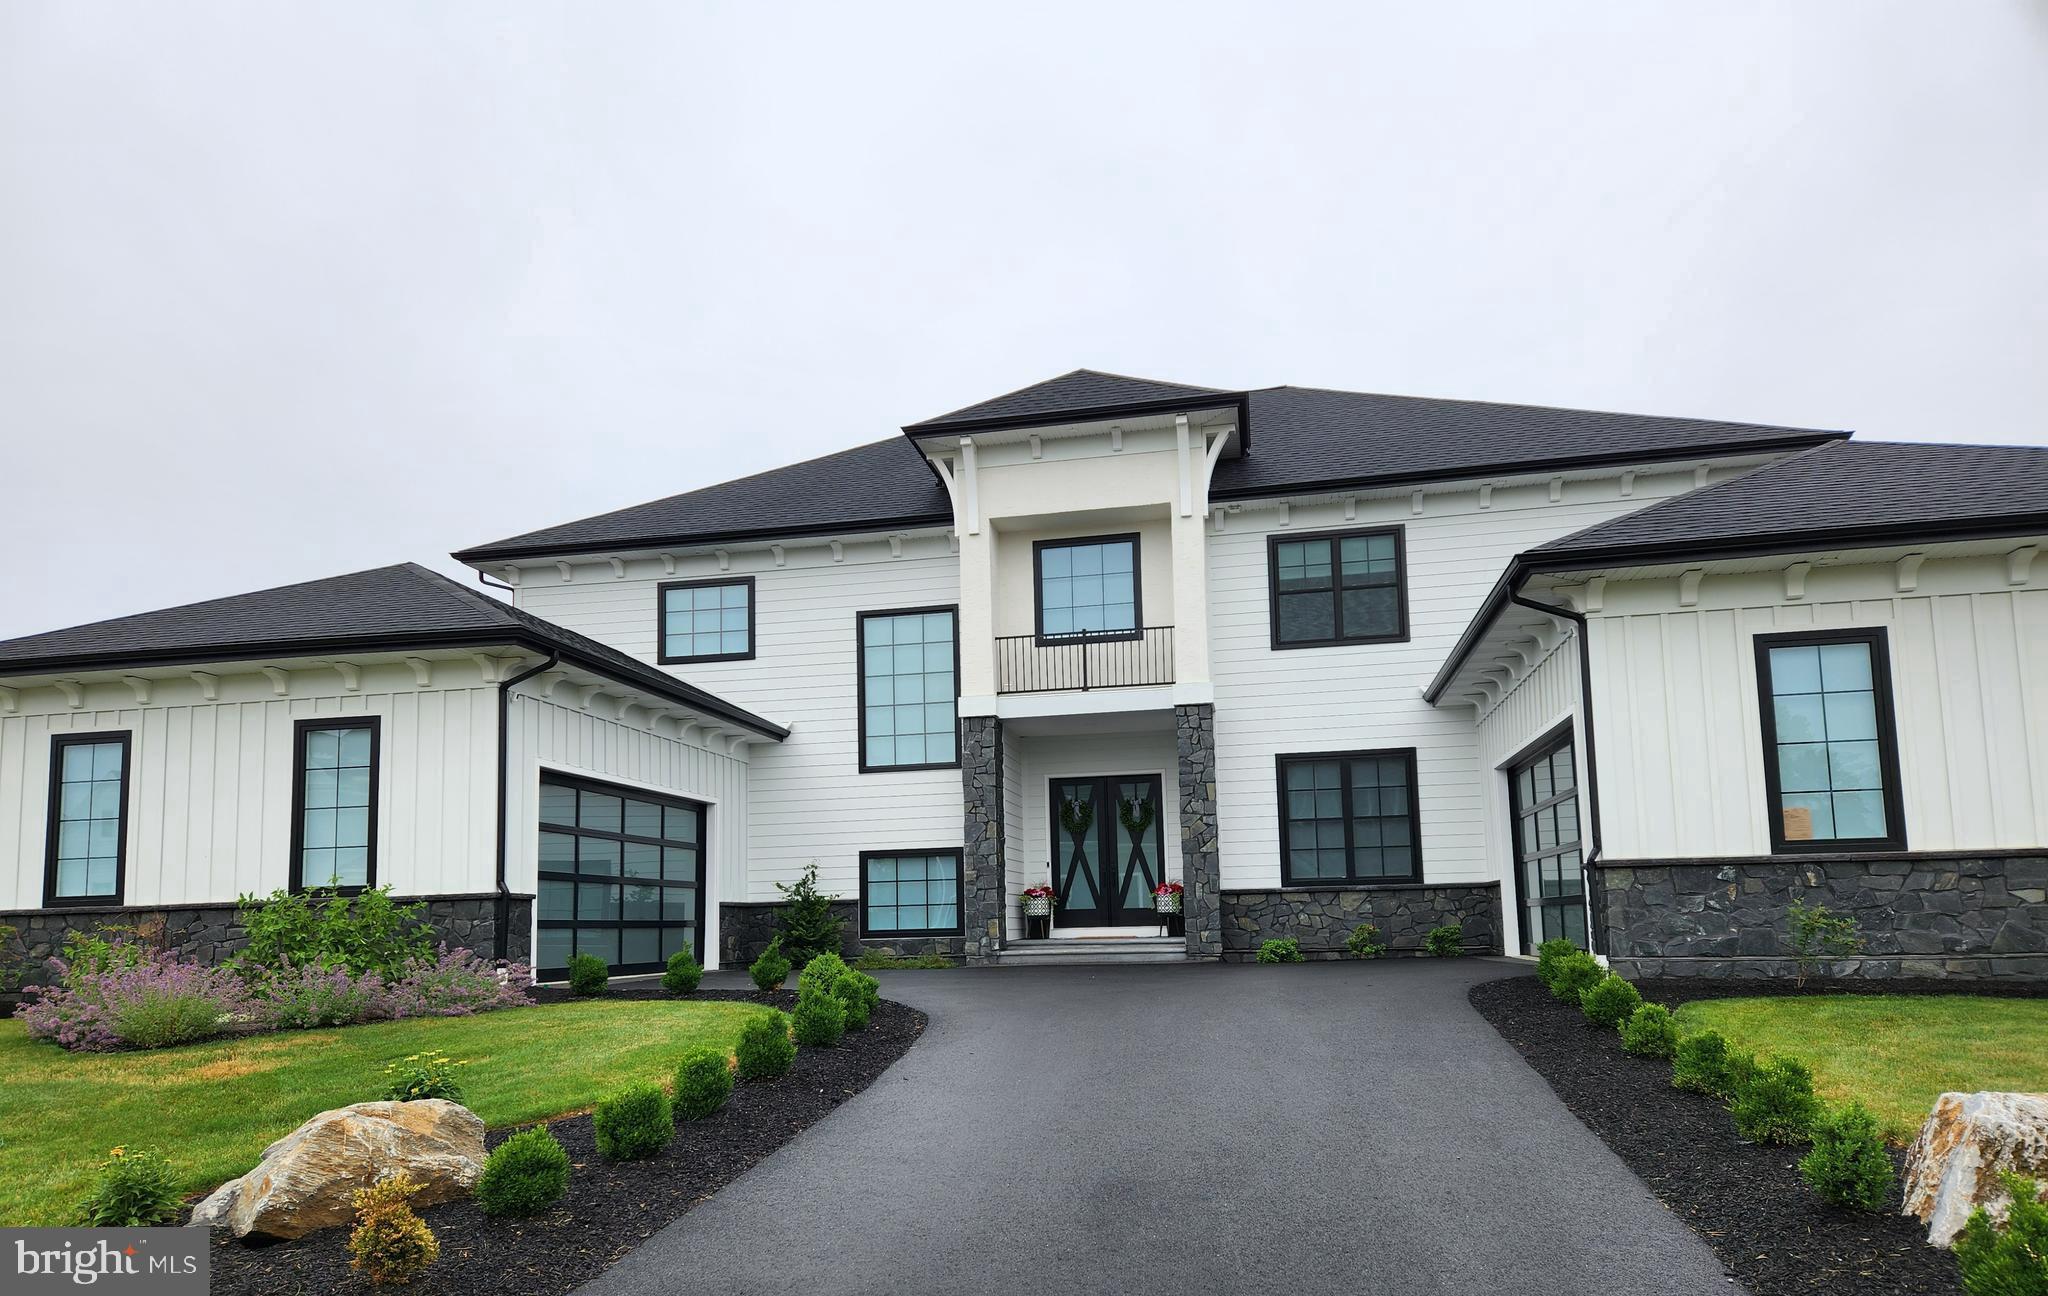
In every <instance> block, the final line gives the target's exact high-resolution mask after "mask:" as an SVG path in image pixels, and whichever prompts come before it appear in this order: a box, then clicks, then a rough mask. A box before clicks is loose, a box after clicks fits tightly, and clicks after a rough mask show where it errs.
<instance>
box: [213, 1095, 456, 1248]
mask: <svg viewBox="0 0 2048 1296" xmlns="http://www.w3.org/2000/svg"><path fill="white" fill-rule="evenodd" d="M483 1168H484V1123H483V1121H481V1120H479V1119H478V1118H477V1115H476V1113H474V1112H472V1111H470V1110H469V1109H468V1108H467V1107H464V1106H462V1105H461V1104H459V1103H452V1102H446V1101H443V1100H442V1099H439V1098H424V1099H421V1100H419V1101H417V1102H368V1103H356V1104H355V1105H354V1106H351V1107H341V1108H337V1109H335V1110H334V1111H324V1112H321V1113H320V1114H319V1115H318V1116H315V1117H314V1118H313V1119H311V1120H309V1121H307V1122H306V1123H305V1124H304V1125H301V1126H299V1127H298V1128H297V1129H296V1130H293V1131H292V1132H291V1133H289V1134H287V1135H285V1136H284V1137H283V1138H281V1139H279V1140H278V1141H277V1142H275V1143H272V1144H271V1145H270V1146H269V1147H267V1148H265V1149H263V1160H262V1161H261V1162H259V1163H258V1164H257V1166H256V1168H255V1169H254V1170H251V1171H250V1172H249V1173H247V1174H245V1175H243V1176H242V1177H241V1178H239V1179H234V1180H230V1181H229V1182H227V1183H225V1184H222V1185H221V1186H220V1187H219V1188H218V1189H216V1190H215V1191H214V1193H213V1195H212V1196H210V1197H208V1198H207V1199H206V1200H205V1201H203V1202H201V1203H200V1204H199V1206H198V1207H197V1208H196V1209H195V1210H194V1211H193V1212H192V1222H193V1223H194V1224H208V1225H212V1226H213V1227H215V1228H224V1229H226V1230H228V1231H229V1232H230V1233H232V1234H234V1235H235V1236H236V1237H248V1236H249V1235H250V1234H252V1233H254V1234H260V1235H262V1236H264V1237H273V1238H297V1237H304V1236H305V1235H306V1234H308V1233H311V1232H314V1231H315V1230H318V1229H324V1228H333V1227H335V1226H337V1225H340V1224H347V1223H350V1222H351V1221H352V1220H354V1218H355V1204H354V1202H353V1200H352V1198H353V1196H354V1194H355V1191H356V1190H357V1189H358V1188H367V1187H368V1186H370V1185H371V1184H373V1183H375V1182H376V1181H377V1180H379V1179H381V1178H383V1177H385V1176H386V1175H391V1174H398V1173H401V1172H403V1173H404V1174H407V1175H410V1176H411V1177H412V1179H413V1181H414V1182H415V1183H418V1184H420V1185H421V1191H420V1193H419V1195H418V1196H416V1197H414V1198H413V1204H414V1205H415V1206H432V1205H434V1204H435V1203H437V1202H445V1201H452V1200H454V1199H455V1198H458V1197H467V1196H468V1195H469V1190H470V1188H471V1187H473V1186H474V1185H475V1184H476V1180H477V1176H478V1175H479V1174H481V1173H483Z"/></svg>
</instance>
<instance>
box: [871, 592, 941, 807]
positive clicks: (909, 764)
mask: <svg viewBox="0 0 2048 1296" xmlns="http://www.w3.org/2000/svg"><path fill="white" fill-rule="evenodd" d="M957 620H958V618H957V614H956V613H955V611H954V609H952V608H950V607H943V608H906V609H903V610H900V611H894V612H863V613H861V614H860V615H859V616H858V617H857V618H856V626H855V632H856V634H857V635H858V638H859V646H860V651H859V658H860V665H859V670H860V768H861V772H862V773H867V772H869V771H873V770H908V769H940V768H944V767H946V766H951V765H958V764H959V763H960V719H959V705H958V703H959V697H960V645H959V636H958V633H957V625H956V623H957Z"/></svg>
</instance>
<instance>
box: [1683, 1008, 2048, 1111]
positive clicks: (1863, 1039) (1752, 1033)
mask: <svg viewBox="0 0 2048 1296" xmlns="http://www.w3.org/2000/svg"><path fill="white" fill-rule="evenodd" d="M1678 1025H1679V1030H1680V1031H1681V1032H1682V1033H1684V1034H1687V1035H1690V1034H1694V1033H1696V1032H1699V1031H1705V1030H1715V1031H1719V1032H1721V1034H1722V1035H1724V1036H1726V1037H1727V1039H1728V1043H1729V1045H1730V1047H1733V1048H1742V1049H1748V1050H1751V1051H1753V1052H1756V1053H1758V1054H1770V1055H1775V1056H1779V1057H1792V1058H1798V1059H1799V1060H1800V1061H1802V1062H1804V1063H1806V1064H1807V1065H1808V1066H1810V1067H1812V1068H1813V1086H1814V1089H1815V1091H1816V1092H1817V1093H1819V1094H1820V1096H1821V1097H1823V1098H1825V1099H1827V1100H1828V1101H1829V1102H1831V1103H1839V1102H1846V1101H1848V1100H1849V1099H1851V1098H1854V1099H1858V1100H1860V1101H1861V1102H1862V1103H1863V1105H1864V1106H1865V1107H1868V1108H1869V1109H1870V1110H1871V1112H1872V1114H1874V1115H1875V1116H1876V1117H1877V1119H1878V1122H1879V1124H1880V1125H1882V1126H1883V1128H1884V1131H1885V1137H1886V1138H1888V1139H1890V1140H1892V1141H1893V1142H1895V1143H1908V1142H1911V1141H1912V1139H1913V1136H1914V1135H1915V1134H1917V1133H1918V1132H1919V1130H1920V1125H1921V1122H1923V1121H1925V1120H1926V1119H1927V1113H1928V1112H1929V1111H1931V1110H1932V1109H1933V1107H1934V1100H1935V1098H1936V1097H1938V1096H1939V1095H1940V1094H1942V1093H1944V1092H1946V1091H1948V1090H1957V1091H1961V1092H1965V1093H1968V1092H1973V1091H1975V1090H1979V1089H1992V1090H2008V1091H2016V1092H2023V1093H2044V1092H2048V999H1994V998H1989V997H1986V996H1982V995H1884V994H1870V995H1819V996H1811V997H1785V998H1751V999H1743V998H1730V999H1704V1000H1700V1001H1698V1002H1695V1003H1689V1004H1686V1005H1684V1006H1683V1007H1681V1008H1680V1009H1679V1010H1678Z"/></svg>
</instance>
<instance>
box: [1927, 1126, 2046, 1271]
mask: <svg viewBox="0 0 2048 1296" xmlns="http://www.w3.org/2000/svg"><path fill="white" fill-rule="evenodd" d="M2008 1170H2012V1171H2017V1172H2019V1173H2020V1174H2023V1175H2026V1176H2028V1177H2030V1178H2032V1179H2035V1180H2037V1181H2040V1182H2041V1183H2042V1184H2043V1185H2044V1187H2048V1094H2023V1093H1945V1094H1943V1095H1942V1096H1941V1097H1939V1098H1937V1099H1935V1100H1934V1112H1933V1114H1931V1115H1930V1116H1928V1118H1927V1123H1926V1124H1924V1125H1922V1126H1921V1127H1920V1136H1919V1137H1918V1138H1916V1139H1914V1140H1913V1149H1912V1151H1910V1152H1908V1153H1907V1154H1906V1205H1905V1210H1904V1212H1903V1213H1904V1214H1907V1215H1917V1216H1919V1217H1920V1222H1921V1223H1923V1224H1925V1225H1926V1226H1927V1240H1928V1241H1929V1242H1932V1243H1933V1244H1934V1245H1936V1246H1950V1245H1952V1244H1953V1243H1954V1241H1955V1237H1956V1234H1958V1233H1960V1232H1962V1231H1963V1225H1964V1224H1966V1223H1968V1222H1969V1219H1970V1212H1972V1211H1974V1210H1976V1209H1977V1208H1978V1207H1979V1206H1988V1207H1990V1208H1991V1211H1992V1213H1993V1214H1994V1215H1995V1214H2000V1213H2002V1211H2003V1208H2004V1207H2005V1206H2006V1205H2007V1204H2008V1198H2007V1196H2006V1192H2005V1185H2004V1184H2003V1183H2001V1182H2000V1180H1999V1175H2000V1174H2001V1173H2003V1172H2005V1171H2008Z"/></svg>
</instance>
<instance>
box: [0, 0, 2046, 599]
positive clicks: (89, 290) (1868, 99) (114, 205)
mask: <svg viewBox="0 0 2048 1296" xmlns="http://www.w3.org/2000/svg"><path fill="white" fill-rule="evenodd" d="M981 8H982V7H979V6H963V5H958V4H946V5H932V6H928V7H918V8H911V7H907V6H897V5H886V4H846V3H833V4H829V5H817V6H811V5H797V4H790V3H783V4H774V5H767V4H758V3H752V4H733V5H700V4H684V3H661V4H641V3H622V2H617V0H614V2H611V3H606V4H601V5H593V4H581V5H540V4H528V3H508V0H488V2H485V3H475V4H449V3H440V4H422V5H375V6H373V5H363V4H361V3H358V2H357V0H349V2H347V3H336V4H310V3H291V4H273V3H268V2H267V0H266V2H261V3H247V4H201V3H192V2H191V0H179V2H178V3H132V4H125V5H107V4H97V3H87V2H85V0H49V2H44V0H8V2H7V3H5V4H0V558H4V570H5V573H6V575H5V578H4V581H0V593H4V595H5V597H4V598H0V637H5V636H11V635H17V634H25V633H30V632H33V631H37V630H43V629H49V628H54V627H57V626H62V625H68V624H73V623H76V622H81V621H86V620H92V619H97V618H99V617H103V616H113V615H119V614H123V613H127V612H134V611H142V610H146V609H149V608H154V607H161V606H167V605H170V604H175V603H181V602H186V601H190V600H192V599H197V598H205V597H211V596H214V595H219V594H229V593H236V592H240V591H243V590H249V589H256V588H261V587H264V586H267V585H274V584H281V583H285V582H288V581H293V580H300V579H307V578H311V577H316V576H325V575H331V574H334V573H338V572H343V571H351V570H356V569H359V568H363V567H370V566H375V565H378V564H382V563H388V562H394V561H399V560H402V559H408V558H410V559H416V560H419V561H423V562H430V563H433V564H435V565H438V566H440V567H442V568H443V569H444V570H449V571H452V572H457V573H458V574H466V573H463V572H462V569H460V568H457V567H455V566H454V565H453V564H451V563H449V562H448V560H447V558H446V554H447V552H448V551H449V550H451V549H454V548H457V547H459V546H461V545H465V544H471V543H477V542H481V541H485V540H492V539H496V538H498V537H500V536H503V535H508V534H512V533H515V532H519V531H525V530H530V529H533V528H536V527H540V526H544V525H548V524H552V523H555V522H560V521H565V520H568V519H570V518H574V517H580V516H584V515H586V514H590V513H594V512H600V511H604V510H607V509H611V508H616V507H619V506H621V505H625V504H630V503H635V502H638V501H640V500H644V499H650V498H654V497H658V496H661V495H666V494H671V493H674V492H676V491H681V490H686V489H690V488H692V487H695V486H700V485H704V484H707V483H710V482H715V481H719V480H723V479H725V478H728V477H733V476H738V475H741V474H744V473H747V472H751V471H755V470H758V469H761V468H766V467H772V466H774V465H776V464H779V463H785V462H790V461H793V460H797V459H802V458H807V457H809V456H811V455H814V454H818V453H823V452H826V451H829V450H833V449H838V448H841V447H844V446H848V445H853V444H856V443H859V442H862V441H867V440H873V439H876V438H878V437H881V436H885V435H888V434H890V433H891V432H893V431H894V430H895V428H896V427H897V426H898V425H899V424H902V423H905V422H908V421H911V420H914V419H917V418H921V417H924V416H927V415H930V414H934V413H938V412H940V411H942V410H946V409H949V408H952V407H954V406H957V405H961V404H965V403H967V402H969V401H972V400H976V399H979V398H981V397H984V396H988V395H992V394H994V393H996V392H999V391H1003V390H1007V389H1009V388H1012V387H1016V386H1019V385H1021V384H1023V383H1026V382H1030V381H1034V380H1036V379H1038V378H1042V377H1046V376H1049V375H1051V374H1054V373H1058V372H1062V371H1064V370H1067V369H1071V368H1074V367H1076V366H1088V367H1093V368H1100V369H1111V370H1118V371H1122V372H1128V373H1136V374H1142V375H1147V376H1153V377H1160V378H1167V379H1176V380H1181V381H1186V382H1194V383H1203V384H1209V385H1214V386H1224V387H1239V386H1264V385H1268V384H1273V383H1286V382H1292V383H1299V384H1303V385H1311V386H1323V387H1340V388H1355V389H1361V390H1374V391H1391V392H1407V393H1415V394H1423V395H1440V396H1463V397H1473V398H1479V399H1488V400H1516V401H1530V402H1536V403H1545V404H1559V405H1577V406H1587V407H1592V408H1600V409H1620V410H1634V411H1642V412H1651V413H1666V414H1690V415H1703V416H1716V417H1724V418H1733V419H1750V420H1756V421H1761V422H1774V423H1790V424H1804V425H1814V426H1825V427H1853V428H1856V429H1858V430H1859V431H1861V432H1863V433H1865V434H1867V435H1871V436H1881V437H1903V438H1912V439H1930V440H1931V439H1939V440H1974V441H2020V442H2030V443H2044V442H2048V364H2044V363H2043V359H2044V356H2048V5H2043V4H2040V3H2028V2H2024V0H2003V2H1992V0H1958V2H1956V3H1947V4H1940V5H1930V4H1926V3H1911V4H1894V3H1878V2H1876V0H1839V2H1838V3H1820V2H1818V0H1802V2H1801V3H1797V4H1786V3H1782V0H1765V2H1762V3H1730V2H1723V0H1717V3H1714V4H1697V3H1675V2H1674V3H1647V2H1644V0H1613V2H1612V3H1578V2H1574V0H1545V3H1543V4H1540V5H1532V4H1527V3H1523V2H1522V0H1502V2H1501V3H1491V4H1477V3H1473V4H1455V3H1430V4H1415V3H1399V4H1359V3H1345V4H1332V5H1328V6H1307V5H1302V6H1294V5H1277V4H1272V3H1267V4H1261V5H1243V6H1227V7H1219V6H1212V5H1202V4H1195V3H1185V2H1183V3H1175V4H1171V5H1159V6H1153V7H1142V8H1141V7H1136V6H1131V7H1125V6H1123V5H1120V4H1117V3H1114V2H1112V0H1092V2H1091V3H1087V4H1077V5H1072V6H1057V5H1032V6H1004V7H1002V9H1001V11H1000V12H1001V17H1000V19H999V20H996V19H987V18H984V17H982V16H981V13H980V12H977V11H978V10H980V9H981ZM989 12H991V13H993V12H995V11H994V10H990V11H989Z"/></svg>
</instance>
